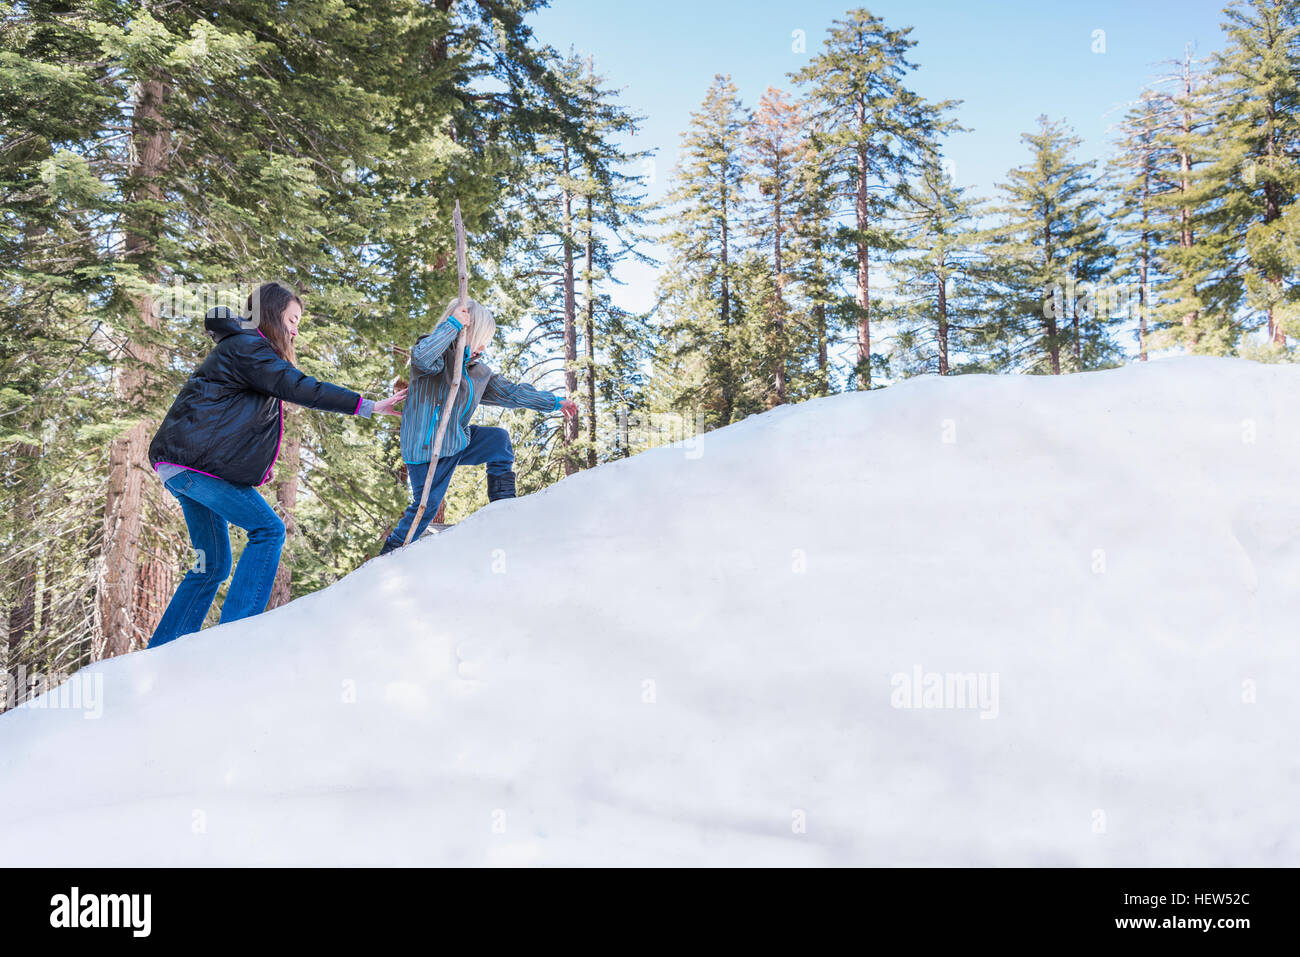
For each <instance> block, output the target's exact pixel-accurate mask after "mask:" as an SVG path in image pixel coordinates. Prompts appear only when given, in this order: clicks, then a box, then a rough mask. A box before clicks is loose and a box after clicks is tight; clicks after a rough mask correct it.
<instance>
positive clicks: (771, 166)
mask: <svg viewBox="0 0 1300 957" xmlns="http://www.w3.org/2000/svg"><path fill="white" fill-rule="evenodd" d="M803 127H804V121H803V117H802V116H801V114H800V112H799V109H798V107H797V106H796V105H794V104H791V103H790V102H788V101H787V99H786V96H785V94H784V93H783V92H782V91H781V90H778V89H776V88H775V87H768V88H767V92H765V93H764V94H763V97H762V99H760V100H759V103H758V110H757V112H756V113H755V114H754V118H753V120H752V122H751V124H750V127H749V130H748V131H747V133H746V142H747V146H748V149H749V155H748V157H747V164H748V166H749V168H750V170H751V176H752V179H753V182H754V186H755V187H756V189H757V191H758V197H757V198H756V199H755V200H754V203H753V214H752V215H751V216H750V218H749V222H748V223H747V224H746V227H747V229H748V231H749V233H750V235H751V236H752V237H753V241H754V246H755V248H757V249H760V250H766V251H768V252H770V255H771V257H772V262H771V277H772V293H771V299H770V301H769V302H768V303H767V305H766V310H765V311H766V312H768V313H769V314H770V316H771V319H770V320H769V321H770V325H771V329H770V336H768V337H767V339H768V340H769V343H770V344H769V346H768V348H767V349H765V350H764V351H766V352H768V353H769V354H770V362H771V370H772V371H771V389H772V394H771V399H770V401H768V402H766V403H765V404H769V405H779V404H781V403H783V402H786V401H787V400H788V398H789V393H788V389H787V384H786V380H787V377H788V374H789V364H790V359H791V357H790V354H789V353H790V346H789V343H788V342H787V338H786V322H787V310H788V302H787V297H788V293H787V285H788V284H789V282H790V244H791V234H792V232H793V229H794V219H795V205H796V203H797V201H798V176H799V162H800V160H801V158H802V157H803V155H804V152H805V147H804V144H803V132H802V131H803Z"/></svg>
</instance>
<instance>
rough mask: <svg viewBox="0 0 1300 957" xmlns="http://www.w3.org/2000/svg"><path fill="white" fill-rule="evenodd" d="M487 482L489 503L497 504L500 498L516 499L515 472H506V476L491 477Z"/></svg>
mask: <svg viewBox="0 0 1300 957" xmlns="http://www.w3.org/2000/svg"><path fill="white" fill-rule="evenodd" d="M487 482H488V501H489V502H495V501H496V500H497V499H499V498H514V497H515V473H514V472H506V473H505V474H504V475H489V476H488V477H487Z"/></svg>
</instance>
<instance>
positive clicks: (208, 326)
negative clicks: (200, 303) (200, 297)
mask: <svg viewBox="0 0 1300 957" xmlns="http://www.w3.org/2000/svg"><path fill="white" fill-rule="evenodd" d="M246 322H248V320H247V319H245V318H244V317H243V316H241V315H239V314H238V313H236V312H234V311H232V310H231V309H229V308H228V307H226V306H217V307H216V308H215V309H209V310H208V315H207V318H206V319H204V320H203V328H204V330H205V331H206V332H207V334H208V335H209V336H211V337H212V339H213V340H214V341H215V342H220V341H221V340H222V339H224V338H226V336H233V335H235V334H236V333H239V332H243V331H244V323H246Z"/></svg>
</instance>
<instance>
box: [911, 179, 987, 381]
mask: <svg viewBox="0 0 1300 957" xmlns="http://www.w3.org/2000/svg"><path fill="white" fill-rule="evenodd" d="M976 216H977V210H976V207H975V204H974V203H972V202H971V201H970V200H968V199H966V197H965V195H964V191H963V190H962V189H961V188H960V187H958V186H957V185H955V184H954V183H953V181H952V177H951V176H950V175H948V173H947V171H946V170H944V169H943V168H942V166H939V165H933V164H932V165H930V166H927V167H926V168H925V169H924V170H922V173H921V175H920V176H919V177H918V178H917V179H916V180H915V181H914V182H911V183H909V184H907V186H906V188H905V189H904V192H903V202H902V204H901V207H900V220H901V222H902V224H903V228H902V236H903V238H904V241H905V242H906V247H905V248H904V250H903V251H902V252H901V253H900V254H899V255H898V256H896V257H895V258H894V260H893V262H892V264H891V272H892V273H893V275H894V277H895V280H896V282H895V290H894V295H895V297H896V298H897V299H898V300H899V302H898V304H897V307H896V308H897V313H898V329H897V333H896V339H895V348H894V355H895V356H896V357H897V358H898V360H899V362H898V364H897V367H896V368H891V371H892V372H895V373H897V374H900V375H904V376H908V375H919V374H923V373H928V372H933V373H938V374H939V375H948V374H949V373H950V372H952V371H954V366H953V361H954V358H955V357H957V356H966V355H970V354H973V353H975V352H976V351H977V348H978V346H977V335H978V332H977V329H978V324H979V319H980V312H979V310H980V305H981V300H980V282H979V279H980V276H981V274H982V269H981V266H982V262H981V260H982V255H983V254H982V250H981V245H982V244H981V240H980V233H979V231H978V229H977V228H976V227H975V225H974V222H975V217H976ZM963 361H964V360H963ZM959 365H960V363H959Z"/></svg>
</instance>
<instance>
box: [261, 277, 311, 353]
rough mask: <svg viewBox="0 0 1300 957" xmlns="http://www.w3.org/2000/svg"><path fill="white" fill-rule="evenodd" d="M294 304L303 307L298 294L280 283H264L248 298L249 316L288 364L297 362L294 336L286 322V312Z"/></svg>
mask: <svg viewBox="0 0 1300 957" xmlns="http://www.w3.org/2000/svg"><path fill="white" fill-rule="evenodd" d="M254 300H256V301H254ZM292 302H296V303H297V304H298V306H299V308H301V307H302V300H301V299H299V298H298V294H297V293H296V292H294V291H293V290H292V289H290V288H289V287H288V286H286V285H284V284H283V283H279V282H265V283H262V285H260V286H258V287H257V290H256V291H255V292H253V293H252V294H251V295H250V296H249V297H248V314H249V315H250V316H251V317H252V318H253V319H255V320H256V321H257V328H258V330H259V331H260V332H261V333H262V335H263V336H265V337H266V341H267V342H269V343H271V348H272V349H274V350H275V352H276V355H278V356H279V357H280V358H281V359H284V360H285V361H286V362H294V361H295V356H294V351H293V336H291V335H289V327H288V326H287V325H285V322H284V311H285V310H286V309H288V308H289V304H290V303H292Z"/></svg>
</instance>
